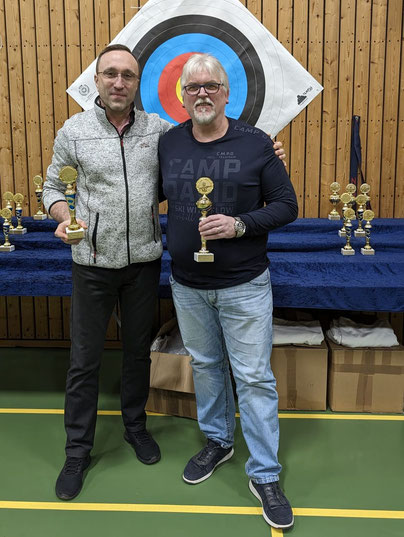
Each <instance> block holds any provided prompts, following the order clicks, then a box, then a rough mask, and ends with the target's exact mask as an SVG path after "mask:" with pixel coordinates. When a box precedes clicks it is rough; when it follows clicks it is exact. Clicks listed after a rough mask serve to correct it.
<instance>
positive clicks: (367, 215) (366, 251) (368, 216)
mask: <svg viewBox="0 0 404 537" xmlns="http://www.w3.org/2000/svg"><path fill="white" fill-rule="evenodd" d="M374 217H375V213H374V212H373V211H371V210H370V209H367V210H366V211H364V213H363V219H364V220H365V222H366V224H365V236H366V239H365V240H366V244H365V246H364V247H363V248H361V254H362V255H375V251H374V249H373V248H372V247H371V246H370V230H371V229H372V225H371V223H370V222H371V221H372V220H373V218H374Z"/></svg>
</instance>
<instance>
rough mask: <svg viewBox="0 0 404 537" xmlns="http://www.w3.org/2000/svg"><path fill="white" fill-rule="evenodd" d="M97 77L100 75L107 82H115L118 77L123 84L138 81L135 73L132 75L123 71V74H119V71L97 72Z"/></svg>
mask: <svg viewBox="0 0 404 537" xmlns="http://www.w3.org/2000/svg"><path fill="white" fill-rule="evenodd" d="M97 75H102V76H103V77H104V78H107V79H108V80H116V79H117V78H118V77H119V76H120V77H121V79H122V80H124V81H125V82H134V81H135V80H139V77H138V75H137V74H136V73H132V71H124V72H123V73H120V72H119V71H114V70H113V69H106V70H105V71H98V73H97Z"/></svg>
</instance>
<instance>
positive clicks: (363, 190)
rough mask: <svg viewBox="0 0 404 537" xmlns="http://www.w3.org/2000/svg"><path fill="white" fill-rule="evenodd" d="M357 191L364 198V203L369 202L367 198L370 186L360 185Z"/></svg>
mask: <svg viewBox="0 0 404 537" xmlns="http://www.w3.org/2000/svg"><path fill="white" fill-rule="evenodd" d="M359 190H360V192H361V194H364V195H365V196H366V203H367V202H368V201H369V200H370V197H369V196H368V193H369V191H370V186H369V185H368V184H367V183H362V184H361V186H360V187H359Z"/></svg>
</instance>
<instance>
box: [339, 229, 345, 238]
mask: <svg viewBox="0 0 404 537" xmlns="http://www.w3.org/2000/svg"><path fill="white" fill-rule="evenodd" d="M338 235H339V236H340V237H346V232H345V231H342V229H339V230H338Z"/></svg>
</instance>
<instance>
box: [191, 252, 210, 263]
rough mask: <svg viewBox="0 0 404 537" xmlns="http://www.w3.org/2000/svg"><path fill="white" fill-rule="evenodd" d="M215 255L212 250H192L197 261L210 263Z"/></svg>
mask: <svg viewBox="0 0 404 537" xmlns="http://www.w3.org/2000/svg"><path fill="white" fill-rule="evenodd" d="M214 260H215V255H214V254H212V252H194V261H196V262H197V263H212V262H213V261H214Z"/></svg>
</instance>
